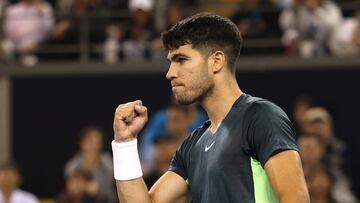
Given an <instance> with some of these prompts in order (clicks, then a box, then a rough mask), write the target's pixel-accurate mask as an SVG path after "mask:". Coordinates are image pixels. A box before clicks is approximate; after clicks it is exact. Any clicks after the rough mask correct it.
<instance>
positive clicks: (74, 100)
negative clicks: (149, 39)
mask: <svg viewBox="0 0 360 203" xmlns="http://www.w3.org/2000/svg"><path fill="white" fill-rule="evenodd" d="M237 78H238V82H239V84H240V87H241V89H242V90H243V91H244V92H245V93H248V94H251V95H253V96H258V97H263V98H266V99H269V100H271V101H273V102H275V103H276V104H278V105H279V106H281V107H282V108H283V109H284V110H285V111H286V113H288V115H289V116H291V113H292V107H293V102H294V99H295V98H296V97H297V96H299V95H301V94H308V95H309V96H311V97H312V98H313V101H314V104H315V105H317V106H323V107H325V108H327V109H328V110H329V111H330V113H331V114H332V115H333V117H334V121H335V132H336V134H337V136H338V137H340V138H341V139H343V140H344V141H345V142H346V143H347V144H348V147H349V157H347V158H351V172H352V175H351V177H350V180H352V182H353V185H354V189H355V191H356V194H358V196H359V194H360V175H359V174H357V173H355V172H356V171H359V170H360V159H358V158H357V155H358V154H360V148H359V147H358V143H360V142H359V141H360V137H359V132H360V131H359V130H360V129H359V128H360V127H359V126H360V125H359V124H358V122H359V120H358V118H359V115H360V109H359V108H358V104H359V103H360V96H359V87H360V70H359V69H354V70H352V69H347V70H341V69H337V70H327V71H324V70H322V71H321V70H316V71H315V70H308V71H299V70H293V71H291V70H290V71H289V70H287V71H267V72H238V73H237ZM12 85H13V86H12V87H13V98H12V99H13V107H12V108H13V114H12V115H13V128H12V130H13V156H14V157H13V158H14V159H15V160H16V161H17V162H19V163H20V165H21V167H22V173H23V175H24V184H23V188H24V189H27V190H29V191H32V192H34V193H35V194H36V195H37V196H38V197H42V198H43V197H54V196H55V195H56V194H58V193H59V192H60V191H61V187H62V184H63V168H64V164H65V163H66V161H67V160H68V159H69V158H70V157H72V156H73V155H74V153H76V151H77V147H78V132H79V130H80V129H81V127H83V126H85V125H89V124H90V125H98V126H100V127H102V128H103V129H104V130H105V132H106V133H107V137H108V140H109V141H111V140H112V136H113V135H112V119H113V113H114V110H115V108H116V107H117V105H118V104H119V103H123V102H126V101H130V100H135V99H141V100H143V102H144V104H146V105H147V106H148V109H149V111H150V112H149V113H150V116H151V114H152V113H154V112H155V111H156V110H158V109H159V108H162V107H165V106H166V104H167V103H168V102H169V100H170V99H169V98H170V92H171V89H170V84H169V82H168V81H167V80H166V78H165V73H163V74H160V73H159V74H150V75H149V74H143V75H142V74H138V75H133V74H131V75H116V76H104V75H103V76H89V77H85V76H71V77H36V78H34V77H31V78H27V77H14V78H13V80H12ZM150 119H151V117H150ZM109 146H110V145H109V144H108V145H107V150H109V151H110V147H109Z"/></svg>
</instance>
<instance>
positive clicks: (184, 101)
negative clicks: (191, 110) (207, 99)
mask: <svg viewBox="0 0 360 203" xmlns="http://www.w3.org/2000/svg"><path fill="white" fill-rule="evenodd" d="M175 99H176V101H177V102H178V103H179V104H180V105H189V104H193V103H195V102H197V99H196V98H187V97H182V96H179V95H175Z"/></svg>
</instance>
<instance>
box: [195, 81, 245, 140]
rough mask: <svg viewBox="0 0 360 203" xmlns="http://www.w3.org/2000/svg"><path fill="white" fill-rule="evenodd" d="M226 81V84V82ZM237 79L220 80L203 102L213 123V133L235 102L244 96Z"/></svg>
mask: <svg viewBox="0 0 360 203" xmlns="http://www.w3.org/2000/svg"><path fill="white" fill-rule="evenodd" d="M224 81H226V82H224ZM242 94H243V93H242V92H241V90H240V88H239V86H238V84H237V82H236V79H235V77H233V78H232V79H230V80H229V78H227V80H225V79H223V78H220V79H219V81H218V82H215V86H214V89H213V91H212V92H211V94H210V95H207V96H206V97H205V98H204V99H203V101H201V105H202V107H203V108H204V109H205V110H206V112H207V114H208V116H209V119H210V121H211V132H213V133H214V132H216V130H217V129H218V127H219V126H220V124H221V122H222V121H223V120H224V118H225V117H226V115H227V114H228V113H229V111H230V109H231V107H232V105H233V104H234V102H235V101H236V100H237V99H238V98H239V97H240V96H241V95H242Z"/></svg>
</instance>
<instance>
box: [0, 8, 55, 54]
mask: <svg viewBox="0 0 360 203" xmlns="http://www.w3.org/2000/svg"><path fill="white" fill-rule="evenodd" d="M53 25H54V16H53V10H52V8H51V6H50V4H48V3H46V2H42V3H25V2H19V3H16V4H14V5H11V6H9V7H8V8H6V10H5V21H4V32H5V36H6V38H7V39H9V40H10V41H11V42H12V43H14V45H15V49H16V50H24V49H27V48H29V47H32V46H34V45H38V44H39V43H40V42H41V41H43V40H44V39H45V37H46V36H47V34H48V33H49V31H50V30H51V29H52V27H53Z"/></svg>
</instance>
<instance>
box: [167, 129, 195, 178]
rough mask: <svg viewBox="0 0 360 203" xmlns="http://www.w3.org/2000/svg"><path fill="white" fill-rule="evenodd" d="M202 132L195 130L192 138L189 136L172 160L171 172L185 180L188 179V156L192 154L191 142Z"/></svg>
mask: <svg viewBox="0 0 360 203" xmlns="http://www.w3.org/2000/svg"><path fill="white" fill-rule="evenodd" d="M199 131H200V128H198V129H196V130H194V131H193V132H192V133H191V135H190V136H188V137H187V138H186V139H185V141H184V142H183V143H182V144H181V146H180V147H179V148H178V149H177V150H176V152H175V155H174V157H173V159H172V160H171V163H170V167H169V171H172V172H174V173H176V174H178V175H179V176H181V177H182V178H184V180H187V179H188V173H187V168H188V167H187V159H188V156H189V155H188V154H189V153H190V148H191V142H192V140H194V136H195V135H197V134H198V133H199Z"/></svg>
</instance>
